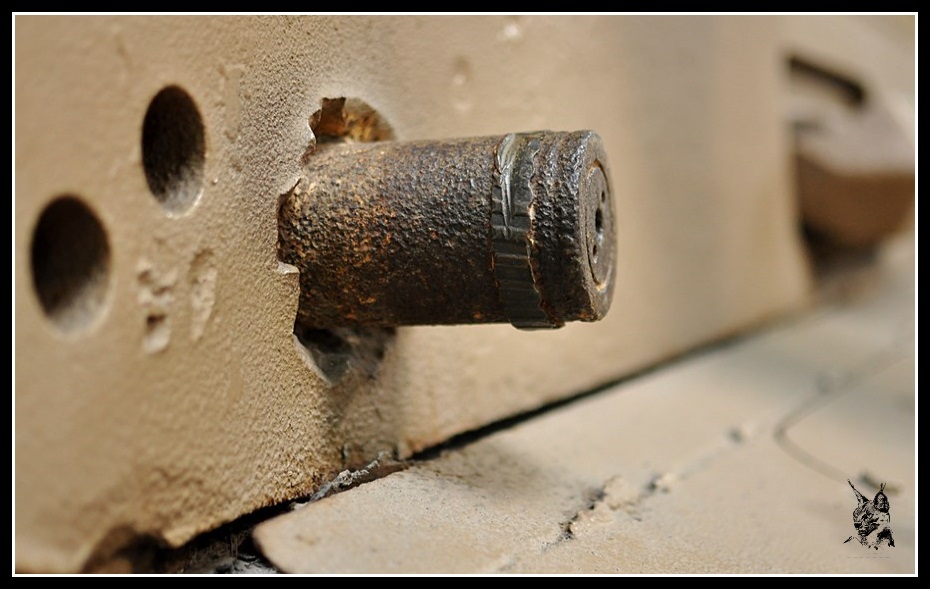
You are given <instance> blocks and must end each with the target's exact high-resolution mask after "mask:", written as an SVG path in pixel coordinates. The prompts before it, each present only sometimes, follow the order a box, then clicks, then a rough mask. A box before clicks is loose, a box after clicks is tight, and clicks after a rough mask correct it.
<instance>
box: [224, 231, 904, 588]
mask: <svg viewBox="0 0 930 589" xmlns="http://www.w3.org/2000/svg"><path fill="white" fill-rule="evenodd" d="M820 293H821V301H820V302H819V303H818V304H817V305H816V306H815V307H814V308H812V309H811V310H810V311H809V312H806V313H804V314H802V315H800V316H797V317H794V318H791V319H789V320H787V321H783V322H781V323H779V324H776V325H773V326H770V327H768V328H765V329H761V330H759V331H756V332H754V333H752V334H749V335H747V336H744V337H742V338H739V339H737V340H734V341H730V342H727V343H725V344H721V345H718V346H714V347H712V348H708V349H705V350H702V351H699V352H697V353H694V354H691V355H689V356H687V357H686V358H683V359H680V360H678V361H675V362H672V363H670V364H667V365H664V366H661V367H658V368H657V369H654V370H652V371H649V372H648V373H645V374H641V375H638V376H635V377H632V378H629V379H626V380H625V381H623V382H621V383H618V384H615V385H614V386H611V387H609V388H607V389H605V390H602V391H598V392H593V393H590V394H586V395H583V396H581V397H579V398H577V399H575V400H574V401H571V402H568V403H564V404H561V405H560V406H558V407H555V408H550V409H549V410H545V411H541V412H538V413H537V414H534V415H532V416H527V417H526V418H524V419H519V420H513V421H511V422H509V423H506V424H503V425H498V426H496V427H491V428H488V429H487V430H485V431H482V432H478V433H477V434H476V435H474V436H466V437H465V438H463V439H461V440H459V441H457V442H455V443H453V444H451V445H450V446H448V447H447V448H445V449H444V450H441V451H439V452H436V453H434V455H433V456H429V457H424V458H421V459H419V460H415V461H413V462H412V463H411V464H409V465H407V466H406V468H403V469H402V470H399V471H397V472H393V473H391V474H388V475H387V476H383V477H381V478H377V479H375V480H373V481H371V482H367V483H365V484H361V485H359V486H357V487H355V488H352V489H350V490H347V491H344V492H341V493H338V494H334V495H331V496H328V497H325V498H322V499H320V500H317V501H314V502H311V503H308V504H305V505H300V506H295V508H294V509H293V510H292V511H289V512H287V513H284V514H282V515H277V516H275V517H272V518H270V519H267V520H265V521H262V522H261V523H259V524H258V525H257V526H255V528H254V531H253V533H252V540H253V541H254V544H252V543H251V542H247V544H249V546H251V548H252V550H253V553H252V554H250V555H246V556H244V557H241V558H239V559H238V560H237V559H227V561H226V563H225V564H224V565H223V569H222V570H224V571H225V572H244V573H268V572H278V571H280V572H289V573H311V574H313V573H556V574H579V573H580V574H587V573H607V574H616V573H622V574H626V573H780V574H794V573H857V574H858V573H876V574H916V572H917V566H916V500H915V499H916V494H917V490H916V482H917V477H916V469H915V468H916V467H915V464H916V463H915V446H916V443H915V442H916V419H915V416H916V370H915V349H916V332H915V329H916V314H915V313H916V309H915V304H914V302H915V294H914V293H915V257H914V236H913V235H908V236H904V237H902V238H899V239H897V240H895V241H894V242H892V243H891V244H889V245H888V246H887V247H885V248H884V249H882V250H881V251H879V252H878V253H877V255H875V256H874V257H873V258H871V259H867V260H864V261H863V260H862V259H858V260H857V261H855V263H851V264H850V263H839V264H833V265H832V266H831V267H830V268H828V270H827V271H826V272H825V273H824V274H823V276H822V280H821V289H820ZM389 470H392V469H389ZM359 474H360V476H363V475H364V473H359ZM352 476H353V473H345V474H344V475H343V479H345V480H349V479H352ZM847 478H848V479H850V480H851V481H852V482H853V483H854V484H855V485H856V487H857V488H858V489H859V490H861V491H862V492H863V493H864V494H865V495H867V496H868V497H870V498H871V497H872V496H873V495H874V494H875V493H876V491H877V490H878V485H879V484H881V483H885V484H886V487H885V492H886V494H887V496H888V498H889V501H890V505H891V509H890V512H889V513H890V515H891V528H892V530H893V535H894V542H895V546H894V547H883V548H882V549H880V550H873V549H869V548H866V547H863V546H861V545H860V544H859V543H857V542H849V543H844V540H846V539H847V538H848V537H849V536H851V535H853V534H855V529H854V528H853V525H852V511H853V509H854V508H855V507H856V505H857V503H856V497H855V495H854V493H853V491H852V489H850V488H849V485H848V484H847V481H846V479H847ZM243 537H244V536H243ZM266 559H267V560H266ZM214 570H215V569H214Z"/></svg>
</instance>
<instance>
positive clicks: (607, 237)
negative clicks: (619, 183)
mask: <svg viewBox="0 0 930 589" xmlns="http://www.w3.org/2000/svg"><path fill="white" fill-rule="evenodd" d="M586 148H587V149H586V152H587V157H585V158H584V161H585V163H586V166H587V167H586V169H585V171H584V172H583V177H582V179H581V183H580V186H579V195H578V196H579V200H580V204H581V207H580V208H581V213H582V218H581V223H582V232H583V235H584V239H585V249H586V253H587V258H588V269H589V271H590V274H589V276H588V278H589V280H590V284H589V287H588V292H589V295H590V297H591V303H592V310H593V311H594V317H592V319H593V320H597V319H602V318H603V317H604V315H606V314H607V310H608V309H609V308H610V303H611V299H612V298H613V292H614V279H615V276H616V270H617V239H616V234H615V229H614V228H615V219H614V205H613V195H612V194H611V190H610V180H609V179H608V178H609V177H608V168H607V158H606V154H605V153H604V147H603V145H602V143H601V139H600V137H598V136H597V135H596V134H594V133H592V134H591V135H589V136H588V141H587V145H586Z"/></svg>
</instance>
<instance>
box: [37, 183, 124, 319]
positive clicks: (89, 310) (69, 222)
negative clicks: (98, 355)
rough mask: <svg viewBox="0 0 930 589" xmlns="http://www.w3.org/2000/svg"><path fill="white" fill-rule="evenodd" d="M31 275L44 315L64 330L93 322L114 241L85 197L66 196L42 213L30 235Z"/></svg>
mask: <svg viewBox="0 0 930 589" xmlns="http://www.w3.org/2000/svg"><path fill="white" fill-rule="evenodd" d="M31 266H32V280H33V284H34V286H35V290H36V294H37V295H38V297H39V302H40V303H41V305H42V310H43V311H44V312H45V315H46V316H47V317H48V318H49V319H51V321H52V323H53V324H54V325H55V326H56V327H58V328H59V329H61V330H62V331H63V332H75V331H79V330H80V329H82V328H84V327H86V326H87V325H89V324H90V323H91V322H92V321H93V320H94V318H95V317H97V315H98V314H99V313H100V310H101V309H102V307H103V303H104V300H105V299H106V293H107V287H108V285H109V270H110V246H109V243H108V242H107V235H106V232H105V231H104V229H103V225H102V224H101V223H100V221H99V220H98V219H97V217H96V216H95V215H94V213H93V212H92V211H91V210H90V209H89V208H88V207H87V205H85V204H84V203H83V202H81V201H80V200H78V199H77V198H75V197H73V196H62V197H60V198H58V199H56V200H55V201H53V202H52V203H51V204H49V205H48V206H47V207H46V208H45V210H44V211H42V214H41V215H40V217H39V222H38V224H37V225H36V228H35V232H34V233H33V236H32V247H31Z"/></svg>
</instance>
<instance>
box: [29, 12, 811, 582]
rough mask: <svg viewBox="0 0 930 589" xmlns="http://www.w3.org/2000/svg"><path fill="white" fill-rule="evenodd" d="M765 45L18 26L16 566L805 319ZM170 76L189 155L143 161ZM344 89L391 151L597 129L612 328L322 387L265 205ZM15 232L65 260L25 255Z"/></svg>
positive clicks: (268, 495) (211, 515)
mask: <svg viewBox="0 0 930 589" xmlns="http://www.w3.org/2000/svg"><path fill="white" fill-rule="evenodd" d="M785 30H786V27H785V21H784V19H778V18H765V19H760V18H707V17H704V18H698V17H690V18H688V17H676V18H664V17H637V18H632V17H557V18H556V17H535V16H534V17H530V16H526V17H396V18H388V17H324V16H314V17H309V16H308V17H213V16H201V17H129V16H119V17H77V16H57V17H39V16H16V17H15V18H14V33H15V45H14V49H15V59H14V65H15V78H14V82H15V118H14V123H15V135H14V147H15V168H14V172H15V184H14V188H15V195H14V196H15V205H14V230H13V244H14V251H13V255H14V263H15V270H14V281H15V285H14V295H15V307H14V314H15V317H14V319H15V330H14V338H15V383H14V384H15V399H14V401H15V413H14V417H15V461H16V462H15V485H14V491H15V518H16V519H15V553H16V557H15V562H16V567H17V569H18V570H22V571H75V570H80V569H82V568H83V567H85V566H88V563H91V564H92V563H93V562H99V561H101V560H105V559H107V558H110V557H111V556H113V555H114V554H115V553H117V552H118V551H119V550H121V549H122V548H123V547H125V546H127V545H129V544H131V543H133V542H136V541H139V539H140V538H142V539H143V540H144V539H153V540H155V541H158V542H164V543H167V544H169V545H177V544H180V543H183V542H184V541H186V540H188V539H189V538H191V537H192V536H193V535H195V534H197V533H198V532H201V531H204V530H207V529H211V528H213V527H216V526H217V525H219V524H221V523H223V522H226V521H229V520H231V519H233V518H235V517H237V516H239V515H241V514H243V513H247V512H250V511H252V510H254V509H256V508H258V507H260V506H264V505H269V504H273V503H276V502H280V501H283V500H286V499H288V498H292V497H295V496H298V495H301V494H304V493H307V492H308V491H310V490H312V489H313V488H315V487H316V486H318V485H319V484H320V483H321V482H322V481H324V480H326V479H327V478H328V477H330V476H332V475H333V474H334V473H336V472H338V471H340V470H341V469H342V468H343V467H345V466H347V465H359V464H364V463H366V462H367V461H368V460H370V459H371V458H373V457H374V456H375V455H377V453H378V452H380V451H383V450H388V451H392V452H396V454H397V455H398V456H400V457H405V456H408V455H410V454H411V453H412V452H415V451H416V450H418V449H422V448H425V447H428V446H430V445H432V444H435V443H437V442H440V441H442V440H444V439H447V438H448V437H450V436H451V435H454V434H456V433H459V432H462V431H466V430H469V429H473V428H475V427H479V426H481V425H482V424H486V423H488V422H491V421H494V420H496V419H500V418H502V417H505V416H508V415H513V414H515V413H518V412H521V411H525V410H528V409H531V408H534V407H538V406H540V405H542V404H544V403H546V402H549V401H552V400H555V399H559V398H563V397H565V396H567V395H571V394H574V393H576V392H578V391H582V390H585V389H588V388H590V387H593V386H596V385H599V384H603V383H605V382H609V381H611V380H612V379H616V378H618V377H620V376H622V375H624V374H628V373H629V372H630V371H633V370H636V369H638V368H642V367H644V366H648V365H651V364H655V363H656V362H658V361H660V360H662V359H665V358H669V357H672V356H674V355H676V354H678V353H680V352H682V351H684V350H687V349H690V348H693V347H694V346H696V345H698V344H701V343H704V342H708V341H711V340H714V339H717V338H720V337H724V336H726V335H729V334H732V333H734V332H737V331H740V330H744V329H746V328H748V327H749V326H752V325H756V324H758V323H759V322H761V321H763V320H765V319H767V318H770V317H772V316H775V315H777V314H780V313H784V312H786V311H788V310H790V309H794V308H797V307H798V306H799V305H801V304H803V302H804V301H805V298H806V296H805V295H806V292H807V290H808V279H807V274H806V270H805V265H804V263H803V259H802V255H801V252H800V249H799V244H798V242H797V238H796V230H795V218H794V216H795V206H794V204H793V201H792V197H791V190H790V175H789V165H788V162H789V160H788V155H789V152H788V143H787V140H786V130H785V128H784V127H783V125H782V112H781V108H782V105H781V103H780V98H779V97H780V93H781V91H782V87H783V83H784V79H783V73H784V72H783V68H782V60H783V55H782V53H781V40H782V36H783V35H784V34H785ZM166 88H170V90H169V91H168V94H167V97H168V100H167V101H166V102H163V103H160V104H161V106H159V107H156V108H163V109H164V110H163V111H161V112H156V113H155V115H153V116H155V117H162V118H161V119H159V120H162V121H163V122H164V121H167V122H166V123H164V126H167V127H168V128H169V129H174V131H173V132H174V133H175V134H176V138H180V141H182V142H185V141H186V142H188V145H191V147H190V149H189V150H188V151H187V152H185V153H181V154H177V153H173V152H171V151H170V148H167V149H168V152H164V151H159V149H158V145H159V143H158V140H157V139H156V140H151V141H149V142H148V144H147V145H148V147H147V150H148V151H147V152H148V153H153V151H152V150H154V153H155V154H156V156H155V158H154V160H151V158H149V157H148V156H147V155H146V156H145V157H144V154H143V151H144V150H143V147H142V144H143V138H142V135H143V121H144V120H145V117H146V112H147V109H148V108H149V105H150V102H151V101H152V100H153V98H154V97H155V96H156V95H158V93H159V92H161V91H163V90H164V89H166ZM161 96H162V98H164V97H165V96H166V95H164V94H163V95H161ZM338 96H348V97H355V98H359V99H362V100H364V101H365V102H367V103H368V104H369V105H371V106H372V107H374V108H375V109H376V110H377V111H378V112H379V113H380V115H381V116H382V117H384V119H386V120H387V121H388V122H389V123H390V125H391V126H392V127H393V129H394V131H395V133H396V135H397V137H398V138H400V139H418V138H442V137H453V136H472V135H484V134H500V133H506V132H512V131H525V130H533V129H540V128H550V129H557V130H565V129H585V128H590V129H594V130H596V131H597V132H598V133H600V134H601V136H602V137H603V138H604V143H605V146H606V149H607V152H608V155H609V158H610V161H611V164H612V174H613V178H612V179H611V180H612V182H613V188H614V194H615V195H616V199H617V200H616V211H617V217H618V235H619V249H618V255H619V268H618V270H619V274H618V276H619V279H618V287H617V293H616V298H615V300H614V303H613V308H612V310H611V313H610V315H609V316H608V318H607V319H606V320H605V321H603V322H601V323H598V324H592V325H571V326H568V327H566V328H564V329H562V330H559V331H557V332H554V333H524V332H519V331H517V330H514V329H512V328H510V327H507V326H475V327H451V328H413V329H401V330H399V331H398V333H397V335H396V339H395V340H394V341H392V342H391V343H390V344H389V345H388V346H387V348H386V349H385V350H384V357H383V359H382V360H381V361H380V362H379V363H376V364H373V365H369V366H360V367H356V368H351V367H350V370H349V371H348V373H347V374H346V375H345V376H343V377H342V378H339V379H329V380H328V379H327V378H325V376H324V375H323V373H322V372H321V371H320V370H319V369H318V368H317V367H315V366H313V365H312V364H313V363H312V361H311V360H309V359H308V355H307V353H306V351H305V350H303V349H302V347H301V346H300V344H298V343H297V342H296V341H295V338H294V337H293V335H292V325H293V321H294V316H295V312H296V304H297V288H298V287H297V276H296V275H295V274H293V273H292V272H291V271H290V270H289V269H288V268H287V267H284V266H281V265H280V264H279V263H278V261H277V258H276V252H275V244H276V238H277V236H276V208H277V203H278V199H279V197H280V196H281V195H282V194H284V193H285V192H286V191H288V190H290V189H291V188H292V187H293V186H294V185H295V184H296V183H297V182H298V180H299V179H300V178H301V160H302V157H303V156H304V154H305V153H306V152H307V150H308V149H309V148H310V146H311V145H312V141H313V137H312V134H311V132H310V129H309V125H308V121H309V119H310V116H311V114H312V113H313V112H314V111H315V110H317V109H318V108H319V104H320V100H321V99H322V98H324V97H338ZM196 113H199V116H200V119H201V121H202V125H203V136H202V138H198V135H197V130H196V128H197V125H196V119H197V114H196ZM169 143H170V141H169ZM199 148H202V152H201V151H200V149H199ZM201 155H202V167H201V166H200V162H201V159H200V158H201ZM166 160H167V163H165V161H166ZM146 161H148V166H149V168H150V169H149V176H150V178H149V179H148V180H147V177H146V169H145V168H146ZM158 162H161V163H158ZM172 162H174V163H173V164H172ZM152 166H155V169H154V171H153V170H152V169H151V167H152ZM158 166H162V167H161V168H159V167H158ZM178 170H184V172H183V173H181V175H180V176H179V177H175V176H177V172H178ZM172 174H175V176H172ZM152 177H154V178H155V180H153V179H152ZM166 177H167V180H166ZM159 178H161V180H162V181H163V182H162V183H161V185H160V184H159V180H158V179H159ZM309 180H312V179H309ZM164 181H167V183H168V184H169V185H171V186H174V188H175V189H176V190H175V191H174V192H173V193H172V194H175V196H168V197H167V198H163V199H162V200H163V201H164V202H162V201H159V200H158V199H157V198H156V197H155V196H154V195H153V192H152V190H151V189H150V186H151V185H154V186H155V187H156V189H158V187H159V186H163V185H164V183H165V182H164ZM172 182H173V183H174V184H172ZM169 188H170V187H169ZM156 191H157V190H156ZM168 192H169V193H171V190H170V189H169V190H168ZM62 197H70V198H71V200H67V199H66V200H58V199H60V198H62ZM75 199H76V200H75ZM56 202H57V203H58V205H54V206H52V207H51V208H46V207H49V205H52V204H53V203H56ZM62 203H64V205H62ZM75 203H77V204H75ZM43 211H47V212H48V214H47V215H46V216H44V217H43ZM40 220H41V222H40ZM101 236H102V238H101ZM37 240H38V241H37ZM35 243H42V244H44V245H43V246H42V247H46V246H47V247H49V248H51V250H50V251H52V252H53V254H52V257H53V258H54V256H60V260H64V261H65V262H69V261H73V260H75V259H77V260H78V261H79V262H80V263H79V264H75V263H69V264H65V265H66V266H68V267H69V268H72V269H73V268H77V269H76V270H75V271H74V272H70V271H69V272H64V273H60V272H58V267H56V266H55V264H51V266H42V264H43V263H44V262H41V263H39V262H36V258H35V256H34V255H33V248H34V244H35ZM104 244H105V245H104ZM42 251H45V250H42ZM75 252H81V254H80V255H77V256H75ZM82 256H83V257H82ZM40 258H41V259H45V258H42V257H41V256H40ZM37 264H38V266H39V267H37ZM82 268H83V272H82ZM49 276H51V278H49ZM56 289H64V294H65V295H66V296H65V298H64V299H61V298H60V295H61V293H60V292H59V291H58V290H56ZM68 296H71V297H72V298H71V299H68V298H67V297H68ZM69 300H70V301H71V302H70V303H69V302H68V301H69ZM43 301H44V303H43ZM49 301H51V302H49ZM43 305H44V306H43Z"/></svg>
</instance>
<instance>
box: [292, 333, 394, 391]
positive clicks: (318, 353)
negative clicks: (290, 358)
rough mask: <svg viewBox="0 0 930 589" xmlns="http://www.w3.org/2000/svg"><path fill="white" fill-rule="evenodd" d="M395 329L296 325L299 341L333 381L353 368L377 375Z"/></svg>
mask: <svg viewBox="0 0 930 589" xmlns="http://www.w3.org/2000/svg"><path fill="white" fill-rule="evenodd" d="M394 333H395V330H394V329H392V328H386V329H384V328H376V327H372V328H353V327H341V328H337V329H311V328H305V327H303V326H301V325H299V324H297V325H294V334H295V335H296V336H297V339H298V341H300V343H301V344H302V345H303V347H304V348H305V349H306V350H307V351H308V352H309V353H310V357H311V358H312V359H313V364H314V365H315V366H316V367H317V368H318V369H319V371H320V373H322V376H323V377H325V378H326V380H328V381H329V382H330V383H336V382H338V381H339V380H341V379H342V378H343V377H344V376H345V375H346V374H347V373H349V372H350V371H351V372H353V373H356V374H362V375H364V376H366V377H371V376H374V374H375V373H376V372H377V371H378V366H379V365H380V363H381V361H382V360H383V359H384V356H385V354H386V352H387V347H388V346H389V345H390V343H391V342H392V341H393V340H394Z"/></svg>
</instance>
